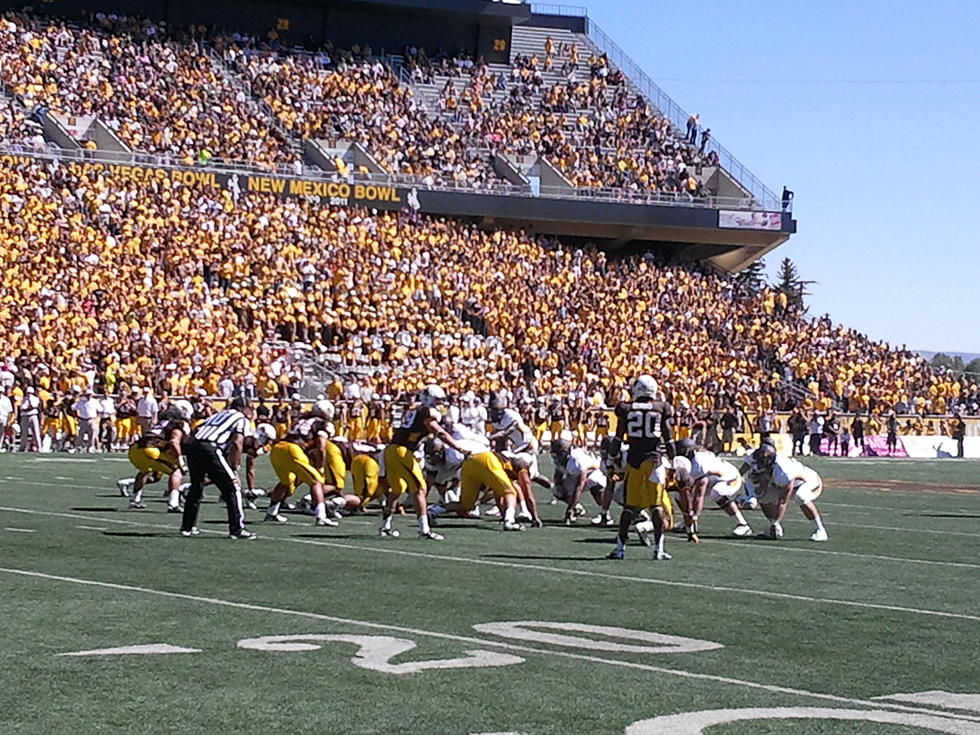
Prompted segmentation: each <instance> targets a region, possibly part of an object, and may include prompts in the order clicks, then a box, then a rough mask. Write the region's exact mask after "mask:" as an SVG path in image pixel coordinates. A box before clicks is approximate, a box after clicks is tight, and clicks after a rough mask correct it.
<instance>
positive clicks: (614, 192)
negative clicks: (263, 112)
mask: <svg viewBox="0 0 980 735" xmlns="http://www.w3.org/2000/svg"><path fill="white" fill-rule="evenodd" d="M488 153H489V152H488ZM5 155H6V156H27V157H30V158H39V159H46V160H59V161H60V160H64V161H78V162H86V163H101V164H105V165H110V166H127V165H129V166H131V165H142V166H155V167H158V168H170V169H193V170H201V171H213V172H216V173H237V174H243V175H251V176H270V175H273V176H282V177H284V178H290V179H306V180H315V181H346V182H349V183H352V184H358V183H363V184H375V185H377V184H387V185H391V186H403V187H411V188H414V189H418V190H422V191H447V192H454V193H457V194H473V195H484V196H485V195H496V196H519V197H534V198H537V199H570V200H577V201H583V200H589V201H604V202H611V203H622V204H639V205H659V206H669V207H694V208H698V209H734V210H755V211H758V210H759V209H760V206H759V205H760V203H759V202H758V201H757V200H756V199H755V198H736V197H717V196H708V197H700V198H691V197H690V196H688V195H687V194H684V193H668V192H656V191H644V192H627V191H623V190H621V189H608V188H606V189H603V188H595V189H591V188H584V187H572V188H569V187H561V186H542V187H540V188H539V191H538V193H535V192H534V191H532V190H531V187H530V186H519V185H515V184H509V183H507V182H504V181H500V182H489V181H488V182H485V183H483V184H481V185H479V186H457V185H455V184H452V183H432V184H427V183H426V182H425V181H424V180H423V179H422V178H420V177H417V176H411V175H408V174H388V173H385V174H353V175H351V176H347V177H342V176H340V174H338V173H337V172H329V171H324V170H322V169H319V168H310V167H308V166H304V167H303V173H302V174H301V175H300V174H298V173H297V171H296V170H295V169H293V168H292V167H289V166H277V167H275V168H274V169H273V168H262V167H259V166H256V165H254V164H249V163H246V162H244V161H228V160H223V159H219V158H212V159H211V160H210V161H209V162H208V163H206V164H198V163H195V164H188V163H187V162H186V160H184V159H182V158H179V157H177V156H166V155H154V154H149V153H134V152H117V151H106V150H88V149H85V148H83V149H80V150H67V149H64V148H54V147H49V148H47V149H45V150H43V151H38V150H35V149H33V148H28V147H25V146H20V145H17V144H0V156H5ZM770 211H778V207H777V208H776V209H774V210H770Z"/></svg>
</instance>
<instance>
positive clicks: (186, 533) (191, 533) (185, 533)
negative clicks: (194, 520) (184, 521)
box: [180, 526, 201, 538]
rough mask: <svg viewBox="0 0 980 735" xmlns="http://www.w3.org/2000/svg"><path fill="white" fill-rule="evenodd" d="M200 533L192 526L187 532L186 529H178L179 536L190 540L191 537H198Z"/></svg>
mask: <svg viewBox="0 0 980 735" xmlns="http://www.w3.org/2000/svg"><path fill="white" fill-rule="evenodd" d="M200 533H201V531H200V529H199V528H198V527H197V526H194V527H193V528H191V530H189V531H188V530H187V529H184V528H182V529H180V535H181V536H184V537H185V538H190V537H191V536H198V535H200Z"/></svg>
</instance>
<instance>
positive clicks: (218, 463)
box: [180, 398, 255, 540]
mask: <svg viewBox="0 0 980 735" xmlns="http://www.w3.org/2000/svg"><path fill="white" fill-rule="evenodd" d="M251 413H252V409H251V407H250V406H249V403H248V401H247V400H246V399H245V398H235V399H234V400H232V401H231V403H230V404H228V407H227V408H226V409H225V410H224V411H219V412H218V413H216V414H214V415H213V416H211V417H210V418H209V419H208V420H207V421H205V422H204V423H203V424H201V425H200V426H198V427H197V428H196V429H195V430H194V431H193V433H192V434H191V436H190V438H189V439H188V440H187V441H186V442H185V443H184V446H183V450H184V454H185V456H186V457H187V469H188V471H189V472H190V476H191V487H190V490H188V491H187V498H186V499H185V501H184V518H183V522H182V523H181V525H180V535H181V536H196V535H197V534H198V530H197V525H196V524H197V514H198V511H200V508H201V495H202V494H203V493H204V478H205V477H208V478H210V480H211V482H213V483H214V485H215V486H216V487H217V488H218V490H219V491H220V492H221V497H222V499H223V500H224V501H225V503H226V504H227V506H228V534H229V538H233V539H242V540H248V539H254V538H255V534H254V533H252V532H251V531H249V530H248V529H247V528H245V511H244V510H243V509H242V488H241V482H240V481H239V479H238V465H239V463H240V462H241V459H242V445H243V444H244V441H245V433H246V431H247V428H248V421H249V417H250V415H251Z"/></svg>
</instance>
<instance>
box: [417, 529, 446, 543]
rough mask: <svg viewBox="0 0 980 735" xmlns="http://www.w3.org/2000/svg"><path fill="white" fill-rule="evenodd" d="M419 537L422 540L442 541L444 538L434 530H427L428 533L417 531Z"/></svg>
mask: <svg viewBox="0 0 980 735" xmlns="http://www.w3.org/2000/svg"><path fill="white" fill-rule="evenodd" d="M419 538H420V539H421V540H422V541H444V540H445V539H444V538H443V536H442V535H441V534H438V533H436V532H435V531H429V532H428V533H422V532H421V531H419Z"/></svg>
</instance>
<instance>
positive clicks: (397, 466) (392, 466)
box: [379, 384, 466, 541]
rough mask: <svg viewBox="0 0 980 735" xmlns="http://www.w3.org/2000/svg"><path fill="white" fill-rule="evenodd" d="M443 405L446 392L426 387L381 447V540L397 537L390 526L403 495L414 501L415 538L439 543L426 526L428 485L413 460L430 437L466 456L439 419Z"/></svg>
mask: <svg viewBox="0 0 980 735" xmlns="http://www.w3.org/2000/svg"><path fill="white" fill-rule="evenodd" d="M445 403H446V391H444V390H443V389H442V387H440V386H438V385H434V384H433V385H428V386H426V387H425V388H424V389H423V390H422V391H421V393H419V397H418V401H417V402H416V403H415V405H413V406H412V407H410V408H409V409H408V410H407V411H405V413H404V414H403V415H402V420H401V425H400V426H399V427H398V428H397V429H395V432H394V434H393V435H392V437H391V443H390V444H389V445H388V446H387V447H386V448H385V453H384V461H385V469H386V472H387V476H388V491H387V492H386V493H385V496H386V502H385V508H384V511H383V514H382V522H381V528H380V529H379V533H380V534H381V536H382V537H395V536H398V531H396V530H395V529H393V528H392V527H391V520H392V516H393V515H394V513H395V506H396V505H397V503H398V498H400V497H401V496H402V495H403V494H404V493H411V494H412V495H414V498H415V515H416V517H417V518H418V524H419V537H420V538H423V539H426V540H429V541H442V539H443V537H442V536H441V535H440V534H438V533H435V532H434V531H433V530H432V529H431V528H430V527H429V515H428V503H427V500H426V495H427V494H428V486H427V485H426V482H425V476H424V475H423V474H422V467H421V465H419V461H418V459H417V458H416V457H415V451H416V450H417V449H418V448H419V445H420V444H421V443H422V441H424V440H425V439H427V438H428V437H430V436H436V437H438V438H439V439H441V440H442V441H443V442H444V443H445V444H446V446H449V447H453V448H454V449H456V450H458V451H461V452H463V453H464V454H465V453H466V452H465V451H464V450H462V449H461V448H460V447H459V446H458V445H457V444H456V441H455V440H454V439H453V438H452V437H451V436H450V435H449V432H447V431H446V430H445V429H444V428H442V426H440V425H439V420H440V419H441V418H442V416H441V414H440V413H439V411H438V407H439V406H442V405H444V404H445Z"/></svg>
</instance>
